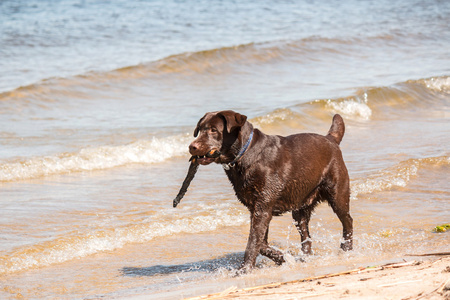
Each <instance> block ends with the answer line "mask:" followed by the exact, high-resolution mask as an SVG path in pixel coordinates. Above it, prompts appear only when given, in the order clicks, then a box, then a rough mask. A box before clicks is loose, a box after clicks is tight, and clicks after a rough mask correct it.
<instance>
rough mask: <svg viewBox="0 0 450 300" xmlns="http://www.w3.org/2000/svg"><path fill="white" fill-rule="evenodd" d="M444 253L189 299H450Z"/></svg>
mask: <svg viewBox="0 0 450 300" xmlns="http://www.w3.org/2000/svg"><path fill="white" fill-rule="evenodd" d="M444 254H445V255H439V256H438V255H436V256H423V257H419V256H417V257H413V256H405V258H404V259H403V261H399V262H398V263H392V264H387V265H382V266H370V267H361V268H356V269H353V270H349V271H345V272H340V273H334V274H327V275H323V276H316V277H310V278H304V279H298V280H294V281H290V282H282V283H273V284H268V285H263V286H257V287H251V288H246V289H239V290H238V289H236V288H235V287H233V286H231V287H230V288H229V289H226V290H224V291H221V292H218V293H216V294H210V295H204V296H199V297H194V298H189V299H190V300H201V299H450V252H448V253H444ZM136 299H143V298H136Z"/></svg>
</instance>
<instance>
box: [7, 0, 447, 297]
mask: <svg viewBox="0 0 450 300" xmlns="http://www.w3.org/2000/svg"><path fill="white" fill-rule="evenodd" d="M0 15H1V18H2V20H4V22H3V23H2V26H1V27H0V33H1V34H0V43H1V44H2V47H0V53H1V55H0V70H1V71H0V90H1V91H2V93H1V94H0V143H1V147H0V190H1V192H0V193H1V198H0V208H1V210H2V214H1V215H0V241H1V242H0V277H1V281H0V297H1V298H14V297H17V296H20V295H21V296H23V297H25V298H68V299H79V298H83V299H91V298H98V297H108V298H126V297H129V296H132V295H142V294H146V293H150V294H151V297H153V298H155V299H162V298H167V299H173V298H182V297H187V296H194V295H199V294H204V293H209V292H215V291H221V290H224V289H226V288H228V287H230V286H238V287H245V286H250V285H255V284H265V283H268V282H273V281H282V280H293V279H296V278H299V277H306V276H311V275H316V274H323V273H326V272H331V271H339V270H344V269H348V268H352V267H355V266H358V267H359V266H364V265H373V264H376V263H379V262H386V261H391V260H396V259H400V258H401V257H402V256H403V255H405V254H408V253H410V254H418V253H424V252H425V253H426V252H438V251H449V246H448V245H449V244H450V236H449V234H448V233H441V234H437V233H433V232H432V229H433V228H434V227H435V226H436V225H440V224H443V223H448V222H450V212H449V211H450V187H449V185H448V178H449V174H450V152H449V150H448V149H449V145H450V121H449V120H450V77H449V74H450V60H449V56H448V49H449V47H450V44H449V42H450V36H449V33H450V30H449V25H448V22H447V20H448V19H449V17H450V4H449V3H447V2H442V1H431V2H430V1H426V2H425V1H411V2H408V3H402V4H395V3H391V2H389V1H377V2H370V1H369V2H364V3H360V2H346V3H345V4H344V3H341V2H337V1H336V2H335V1H327V2H321V3H315V2H308V3H307V2H295V3H289V2H285V3H279V4H278V5H277V6H274V5H273V4H271V3H270V2H267V3H266V2H261V1H258V2H246V3H233V2H232V1H222V2H220V3H219V2H214V3H211V2H206V1H205V2H199V3H197V4H196V5H193V4H192V3H190V2H167V1H152V2H128V1H123V2H122V1H115V2H114V3H103V2H102V3H100V2H95V3H93V2H89V1H69V0H63V1H59V2H56V3H55V2H50V1H27V2H26V3H22V2H15V1H2V2H1V3H0ZM221 109H233V110H236V111H239V112H241V113H243V114H246V115H247V116H248V117H249V120H250V121H251V122H252V123H253V124H254V125H255V126H256V127H258V128H260V129H261V130H263V131H264V132H265V133H268V134H281V135H288V134H292V133H297V132H317V133H322V134H325V133H326V132H327V131H328V128H329V126H330V124H331V118H332V116H333V114H335V113H339V114H341V115H342V116H343V117H344V120H345V122H346V133H345V136H344V139H343V141H342V143H341V149H342V152H343V155H344V160H345V162H346V164H347V167H348V169H349V173H350V177H351V190H352V195H351V214H352V216H353V219H354V227H355V247H354V248H355V249H354V250H353V251H351V252H348V253H344V252H342V251H341V250H339V243H340V238H341V225H340V223H339V221H338V219H337V217H336V216H335V215H334V214H333V213H332V211H331V209H330V208H329V207H327V206H326V205H322V206H319V208H318V209H317V211H316V212H315V215H314V216H313V218H312V221H311V234H312V237H313V251H314V255H312V256H309V257H307V256H304V255H303V254H302V253H301V250H300V248H301V247H300V238H299V236H298V233H297V232H296V230H295V226H293V224H292V219H291V217H290V215H289V214H286V215H284V216H282V217H278V218H274V220H273V221H272V223H271V230H270V233H271V234H270V237H269V241H270V243H271V244H273V245H275V246H276V247H278V248H279V249H281V250H282V251H283V252H285V253H286V255H288V256H289V257H290V259H289V263H287V264H285V265H284V266H281V267H276V266H275V265H274V264H273V263H272V262H270V261H269V260H267V259H264V258H259V259H258V269H257V270H256V271H255V272H254V273H252V274H248V275H245V276H241V277H238V278H236V277H234V274H235V272H236V269H237V268H238V267H239V265H240V263H241V261H242V259H243V251H244V249H245V245H246V240H247V235H248V230H249V216H248V212H247V211H246V209H245V208H244V207H243V206H242V205H241V204H240V203H239V202H238V201H237V200H236V198H235V196H234V192H233V190H232V188H231V185H230V184H229V183H228V181H227V179H226V177H225V175H224V173H223V171H222V169H221V167H220V166H216V165H214V166H211V165H210V166H207V167H203V166H202V167H201V168H200V169H199V172H198V173H197V175H196V178H195V179H194V181H193V182H192V184H191V187H190V189H189V191H188V192H187V194H186V196H185V197H184V199H183V200H182V202H181V204H180V205H179V206H178V207H177V208H176V209H174V208H172V200H173V198H174V197H175V195H176V194H177V192H178V189H179V188H180V186H181V183H182V181H183V179H184V176H185V174H186V171H187V169H188V164H189V163H188V159H189V153H188V151H187V146H188V144H189V142H190V141H191V140H192V138H193V137H192V133H193V129H194V126H195V124H196V123H197V121H198V119H199V118H200V117H202V116H203V114H204V113H205V112H207V111H216V110H221Z"/></svg>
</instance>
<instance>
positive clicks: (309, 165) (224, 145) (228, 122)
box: [189, 111, 353, 270]
mask: <svg viewBox="0 0 450 300" xmlns="http://www.w3.org/2000/svg"><path fill="white" fill-rule="evenodd" d="M252 131H253V138H252V141H251V144H250V146H249V147H248V149H247V150H246V152H245V153H244V155H243V156H242V157H241V158H240V159H239V160H238V161H237V162H236V164H235V165H234V166H233V167H231V168H230V169H229V170H225V173H226V174H227V176H228V179H229V180H230V182H231V183H232V185H233V188H234V190H235V193H236V196H237V198H238V199H239V201H240V202H242V204H244V205H245V206H246V207H247V208H248V210H249V211H250V218H251V225H250V234H249V238H248V243H247V248H246V250H245V256H244V263H243V269H244V270H249V269H251V268H253V267H254V266H255V262H256V257H257V256H258V254H262V255H265V256H267V257H269V258H270V259H272V260H273V261H275V262H276V263H277V264H282V263H283V262H284V261H285V260H284V257H283V254H282V253H281V252H280V251H278V250H276V249H274V248H272V247H270V246H269V245H268V241H267V239H268V232H269V223H270V221H271V219H272V217H273V216H278V215H281V214H283V213H285V212H292V217H293V218H294V220H295V221H296V226H297V229H298V231H299V233H300V236H301V240H302V250H303V252H304V253H308V254H309V253H311V240H310V234H309V228H308V224H309V220H310V217H311V213H312V212H313V210H314V208H315V207H316V206H317V204H319V203H320V202H322V201H326V202H328V204H329V205H330V206H331V208H332V209H333V211H334V212H335V213H336V215H337V216H338V218H339V220H340V221H341V223H342V226H343V238H344V241H343V242H342V244H341V248H342V249H343V250H351V249H352V235H353V225H352V223H353V220H352V217H351V216H350V213H349V209H350V208H349V199H350V188H349V176H348V172H347V168H346V166H345V163H344V160H343V158H342V153H341V150H340V148H339V143H340V142H341V140H342V137H343V136H344V131H345V125H344V121H343V119H342V117H341V116H340V115H335V116H334V117H333V122H332V125H331V128H330V130H329V132H328V134H327V135H326V136H323V135H319V134H314V133H301V134H295V135H290V136H287V137H282V136H278V135H266V134H264V133H263V132H261V131H260V130H258V129H256V128H253V125H252V124H251V123H250V122H248V121H247V117H246V116H244V115H241V114H239V113H236V112H234V111H220V112H210V113H207V114H205V116H204V117H203V118H201V119H200V121H199V122H198V124H197V127H196V128H195V131H194V136H195V137H197V138H196V139H195V140H194V141H193V142H192V143H191V144H190V146H189V151H190V153H191V154H192V155H193V156H199V157H201V156H204V155H206V154H207V153H208V152H210V151H212V150H219V151H220V156H218V157H216V158H214V159H211V158H204V159H199V160H198V162H199V163H200V164H203V165H207V164H210V163H212V162H215V163H220V164H228V163H230V162H232V161H233V160H234V159H235V157H236V155H237V154H238V152H239V151H240V150H241V148H242V147H243V145H245V143H246V142H247V141H248V140H249V137H250V133H251V132H252Z"/></svg>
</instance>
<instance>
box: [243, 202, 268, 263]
mask: <svg viewBox="0 0 450 300" xmlns="http://www.w3.org/2000/svg"><path fill="white" fill-rule="evenodd" d="M256 206H258V205H256ZM270 212H271V210H268V209H261V208H255V210H254V211H253V212H251V223H250V234H249V237H248V242H247V248H246V249H245V255H244V263H243V265H242V268H241V270H242V271H244V272H247V271H250V270H251V269H253V268H254V267H255V264H256V257H257V256H258V254H259V253H260V250H261V247H262V246H263V244H264V237H265V234H266V232H267V229H268V228H269V223H270V220H272V214H271V213H270Z"/></svg>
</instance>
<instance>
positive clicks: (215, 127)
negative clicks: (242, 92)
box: [189, 110, 247, 165]
mask: <svg viewBox="0 0 450 300" xmlns="http://www.w3.org/2000/svg"><path fill="white" fill-rule="evenodd" d="M246 121H247V117H246V116H244V115H241V114H239V113H237V112H234V111H231V110H225V111H219V112H209V113H206V114H205V115H204V116H203V118H201V119H200V120H199V121H198V124H197V127H196V128H195V130H194V137H196V139H195V140H194V141H193V142H192V143H191V144H190V145H189V152H190V153H191V155H192V158H195V159H196V160H197V162H198V163H199V164H201V165H209V164H210V163H212V162H216V163H225V162H228V161H229V160H230V158H229V156H230V151H232V148H233V145H234V144H236V141H237V140H238V136H239V133H240V131H241V128H242V126H244V124H245V123H246Z"/></svg>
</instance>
